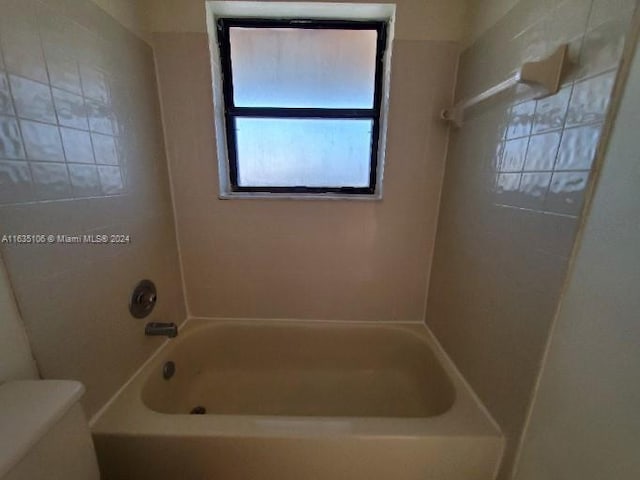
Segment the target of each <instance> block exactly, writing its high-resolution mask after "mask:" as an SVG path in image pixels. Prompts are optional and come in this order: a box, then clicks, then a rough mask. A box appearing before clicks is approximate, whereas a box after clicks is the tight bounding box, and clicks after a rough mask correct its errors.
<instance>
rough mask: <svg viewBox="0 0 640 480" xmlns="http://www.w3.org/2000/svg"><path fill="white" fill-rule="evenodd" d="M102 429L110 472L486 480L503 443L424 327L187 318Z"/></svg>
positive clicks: (109, 478)
mask: <svg viewBox="0 0 640 480" xmlns="http://www.w3.org/2000/svg"><path fill="white" fill-rule="evenodd" d="M167 361H172V362H174V364H175V374H174V375H173V376H172V377H171V378H170V379H168V380H167V379H165V378H163V366H164V364H165V363H166V362H167ZM195 407H203V408H204V409H205V410H206V414H201V415H190V414H189V412H191V411H192V410H193V409H194V408H195ZM201 410H202V408H201ZM93 434H94V440H95V443H96V449H97V452H98V458H99V462H100V467H101V471H102V478H103V480H113V479H129V478H130V479H136V480H138V479H140V480H143V479H212V480H213V479H220V480H239V479H252V480H262V479H274V480H276V479H278V480H311V479H317V480H329V479H331V480H337V479H345V480H346V479H350V480H353V479H367V480H376V479H381V480H382V479H394V480H429V479H434V480H435V479H441V480H475V479H478V480H489V479H492V478H493V477H494V473H495V470H496V467H497V464H498V462H499V460H500V456H501V453H502V448H503V438H502V435H501V434H500V432H499V430H498V429H497V428H496V426H495V424H494V423H493V422H492V421H491V419H490V418H489V417H488V415H487V414H486V413H485V411H484V410H483V409H482V407H481V405H480V404H479V403H478V402H477V400H476V399H475V397H474V396H473V395H472V393H471V392H470V391H469V389H468V387H467V386H466V384H465V383H464V382H463V381H462V379H461V378H460V376H459V375H458V373H457V372H456V370H455V369H454V368H453V367H452V366H451V364H450V363H449V361H448V360H447V358H446V357H445V356H444V355H443V354H442V352H441V351H440V350H439V349H438V348H437V346H436V344H435V342H434V341H433V339H432V338H431V336H430V335H429V332H428V330H427V329H426V328H425V327H424V326H423V325H419V324H388V323H387V324H372V323H337V322H291V321H286V322H278V321H239V320H229V321H221V320H196V319H194V320H190V321H189V322H187V325H186V327H185V328H183V330H182V331H181V332H180V335H179V336H178V338H176V339H174V340H171V341H170V342H168V344H167V345H166V346H165V347H164V348H162V349H161V350H160V352H159V353H158V354H157V355H156V356H155V357H154V358H153V359H152V360H151V361H150V362H149V363H148V364H147V365H146V366H145V367H144V368H143V369H142V370H141V371H140V372H139V373H138V374H137V375H136V376H135V377H134V378H133V380H132V381H131V382H130V383H129V384H128V385H127V386H126V387H125V388H124V389H123V390H122V391H121V392H120V394H119V395H118V396H117V397H116V398H115V399H114V401H113V402H112V403H111V404H110V405H109V406H108V407H107V408H106V409H105V410H104V411H103V412H102V413H101V414H100V415H99V416H98V418H97V419H96V420H95V421H94V424H93Z"/></svg>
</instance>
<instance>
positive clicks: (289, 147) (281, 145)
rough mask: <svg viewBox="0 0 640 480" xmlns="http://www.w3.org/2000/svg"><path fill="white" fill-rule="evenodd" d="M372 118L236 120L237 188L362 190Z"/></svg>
mask: <svg viewBox="0 0 640 480" xmlns="http://www.w3.org/2000/svg"><path fill="white" fill-rule="evenodd" d="M372 123H373V122H372V121H371V120H368V119H367V120H360V119H358V120H350V119H349V120H343V119H340V120H335V119H330V120H328V119H302V120H301V119H280V118H278V119H274V118H237V119H236V136H237V144H238V145H237V146H238V150H237V153H238V185H239V186H241V187H269V186H271V187H274V186H277V187H296V186H304V187H367V186H369V169H370V158H371V127H372Z"/></svg>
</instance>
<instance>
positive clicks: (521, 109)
mask: <svg viewBox="0 0 640 480" xmlns="http://www.w3.org/2000/svg"><path fill="white" fill-rule="evenodd" d="M535 108H536V104H535V102H534V101H529V102H524V103H520V104H518V105H514V106H513V107H512V108H511V115H510V117H509V125H508V126H507V139H510V138H518V137H526V136H527V135H529V134H530V133H531V125H532V123H533V115H534V112H535Z"/></svg>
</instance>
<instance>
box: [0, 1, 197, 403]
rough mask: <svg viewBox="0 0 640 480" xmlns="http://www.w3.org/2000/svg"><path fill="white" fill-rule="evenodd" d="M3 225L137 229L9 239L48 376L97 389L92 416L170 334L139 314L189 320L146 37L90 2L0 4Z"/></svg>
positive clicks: (21, 230)
mask: <svg viewBox="0 0 640 480" xmlns="http://www.w3.org/2000/svg"><path fill="white" fill-rule="evenodd" d="M0 45H1V46H0V124H1V125H2V127H1V128H0V135H2V142H0V145H1V146H0V182H2V184H1V186H0V224H1V225H2V232H1V233H2V234H45V235H47V234H53V235H57V234H67V235H82V234H88V235H98V234H128V235H129V236H130V243H128V244H121V245H91V244H67V245H65V244H62V243H54V244H48V245H42V244H39V245H33V244H32V245H25V244H7V243H3V244H2V245H1V248H2V255H3V257H4V260H5V263H6V267H7V271H8V274H9V278H10V280H11V283H12V286H13V290H14V292H15V296H16V299H17V303H18V306H19V309H20V312H21V315H22V319H23V321H24V324H25V326H26V329H27V331H28V334H29V339H30V342H31V346H32V349H33V354H34V356H35V358H36V360H37V363H38V367H39V370H40V373H41V375H42V376H43V377H44V378H60V379H76V380H80V381H82V382H83V383H84V384H85V385H86V387H87V394H86V396H85V397H84V399H83V404H84V406H85V409H86V411H87V413H88V414H92V413H94V412H95V411H97V409H98V408H99V407H100V406H101V405H102V404H104V402H106V401H107V399H108V398H109V397H110V396H111V395H113V393H114V392H115V391H116V390H117V388H118V387H119V386H120V385H122V383H123V382H124V381H125V380H126V379H127V378H129V377H130V376H131V375H132V374H133V372H135V370H136V368H138V367H139V366H140V364H142V362H143V361H144V360H145V359H146V358H148V356H149V355H150V354H151V353H152V352H153V351H154V350H155V349H157V348H158V346H159V345H160V344H161V342H162V340H160V339H150V338H147V337H145V336H144V322H143V321H137V320H134V319H133V318H131V317H130V316H129V314H128V312H127V304H128V299H129V295H130V293H131V289H132V288H133V286H134V285H135V284H136V283H137V282H138V281H139V280H141V279H142V278H146V277H149V278H152V279H154V281H155V282H156V284H157V286H158V290H159V301H158V308H157V309H156V312H154V315H153V316H152V318H151V320H157V321H178V322H179V321H182V320H183V319H184V318H185V317H186V313H185V308H184V302H183V297H182V289H181V284H180V281H179V280H178V279H179V278H180V270H179V264H178V257H177V248H176V242H175V231H174V226H173V215H172V207H171V199H170V195H169V185H168V178H167V167H166V161H165V154H164V141H163V137H162V129H161V120H160V110H159V106H158V99H157V88H156V82H155V76H154V64H153V53H152V50H151V48H150V47H149V45H147V44H146V43H145V42H144V41H142V40H141V39H140V38H138V37H137V36H135V35H134V34H133V33H131V32H130V31H129V30H127V29H125V28H124V27H123V26H122V25H120V24H119V23H118V22H116V21H115V20H114V19H113V18H112V17H111V16H109V15H108V14H107V13H105V12H104V11H103V10H101V9H100V8H99V7H97V6H96V5H94V4H93V3H92V2H89V1H85V0H46V1H39V0H6V1H3V2H1V3H0Z"/></svg>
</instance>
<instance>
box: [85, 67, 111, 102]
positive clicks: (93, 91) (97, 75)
mask: <svg viewBox="0 0 640 480" xmlns="http://www.w3.org/2000/svg"><path fill="white" fill-rule="evenodd" d="M80 78H81V79H82V90H83V92H84V96H85V97H88V98H91V99H93V100H98V101H99V102H101V103H108V101H109V81H108V79H107V76H106V75H105V74H104V73H103V72H101V71H100V70H97V69H95V68H92V67H88V66H86V65H80Z"/></svg>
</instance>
